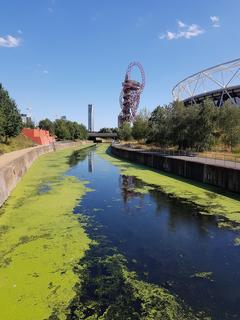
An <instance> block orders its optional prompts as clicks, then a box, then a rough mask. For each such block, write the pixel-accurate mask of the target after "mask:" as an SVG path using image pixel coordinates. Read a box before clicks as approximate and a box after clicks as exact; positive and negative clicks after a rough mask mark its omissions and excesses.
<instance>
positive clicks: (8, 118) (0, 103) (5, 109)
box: [0, 84, 22, 141]
mask: <svg viewBox="0 0 240 320" xmlns="http://www.w3.org/2000/svg"><path fill="white" fill-rule="evenodd" d="M0 117H1V132H2V133H1V134H2V135H3V136H4V137H5V141H7V140H8V138H10V137H15V136H17V135H18V134H19V133H20V132H21V129H22V118H21V115H20V112H19V110H18V108H17V105H16V103H15V101H14V100H12V99H11V98H10V97H9V94H8V92H7V91H6V90H5V89H4V88H3V86H2V85H1V84H0Z"/></svg>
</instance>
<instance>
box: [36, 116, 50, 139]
mask: <svg viewBox="0 0 240 320" xmlns="http://www.w3.org/2000/svg"><path fill="white" fill-rule="evenodd" d="M38 126H39V128H40V129H43V130H47V131H49V133H50V134H51V135H54V124H53V122H52V121H51V120H49V119H48V118H46V119H44V120H41V121H40V122H39V124H38Z"/></svg>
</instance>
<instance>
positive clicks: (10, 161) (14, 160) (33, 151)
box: [0, 141, 92, 207]
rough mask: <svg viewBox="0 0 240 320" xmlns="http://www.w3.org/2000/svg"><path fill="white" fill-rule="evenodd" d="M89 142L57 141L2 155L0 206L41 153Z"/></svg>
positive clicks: (0, 162) (0, 160)
mask: <svg viewBox="0 0 240 320" xmlns="http://www.w3.org/2000/svg"><path fill="white" fill-rule="evenodd" d="M82 144H92V143H89V142H87V141H86V142H80V143H79V142H69V143H56V144H54V145H53V144H51V145H47V146H46V145H45V146H37V147H33V148H28V149H23V150H19V151H14V152H11V153H8V154H4V155H2V156H0V207H1V206H2V204H3V203H4V202H5V201H6V199H7V198H8V197H9V195H10V193H11V191H12V190H13V189H14V188H15V187H16V185H17V183H18V181H19V180H20V179H21V177H22V176H23V175H24V174H25V172H26V171H27V170H28V168H29V167H30V166H31V165H32V163H33V162H34V160H36V159H37V158H38V157H39V156H40V155H42V154H44V153H48V152H52V151H55V150H61V149H66V148H71V147H77V146H80V145H82Z"/></svg>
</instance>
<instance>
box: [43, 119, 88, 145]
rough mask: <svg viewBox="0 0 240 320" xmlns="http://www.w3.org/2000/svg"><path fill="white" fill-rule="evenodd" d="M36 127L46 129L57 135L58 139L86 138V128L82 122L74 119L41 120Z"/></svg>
mask: <svg viewBox="0 0 240 320" xmlns="http://www.w3.org/2000/svg"><path fill="white" fill-rule="evenodd" d="M38 127H39V128H40V129H43V130H48V131H49V132H50V134H51V135H55V136H57V138H58V139H60V140H79V139H80V140H85V139H87V129H86V127H85V126H84V125H83V124H79V123H78V122H76V121H69V120H64V119H56V120H55V121H53V122H52V121H51V120H49V119H44V120H41V121H40V122H39V124H38Z"/></svg>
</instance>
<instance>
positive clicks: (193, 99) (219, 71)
mask: <svg viewBox="0 0 240 320" xmlns="http://www.w3.org/2000/svg"><path fill="white" fill-rule="evenodd" d="M172 95H173V100H174V101H176V100H178V101H183V103H184V105H185V106H188V105H192V104H195V103H202V102H204V100H206V99H207V98H208V99H210V100H212V101H213V102H214V104H215V105H216V106H217V107H221V106H222V105H223V103H224V102H225V101H231V102H232V103H233V104H235V105H237V106H240V58H239V59H236V60H232V61H228V62H225V63H222V64H219V65H216V66H214V67H211V68H208V69H204V70H202V71H200V72H198V73H195V74H193V75H191V76H189V77H187V78H185V79H184V80H182V81H180V82H179V83H178V84H177V85H176V86H175V87H174V88H173V90H172Z"/></svg>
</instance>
